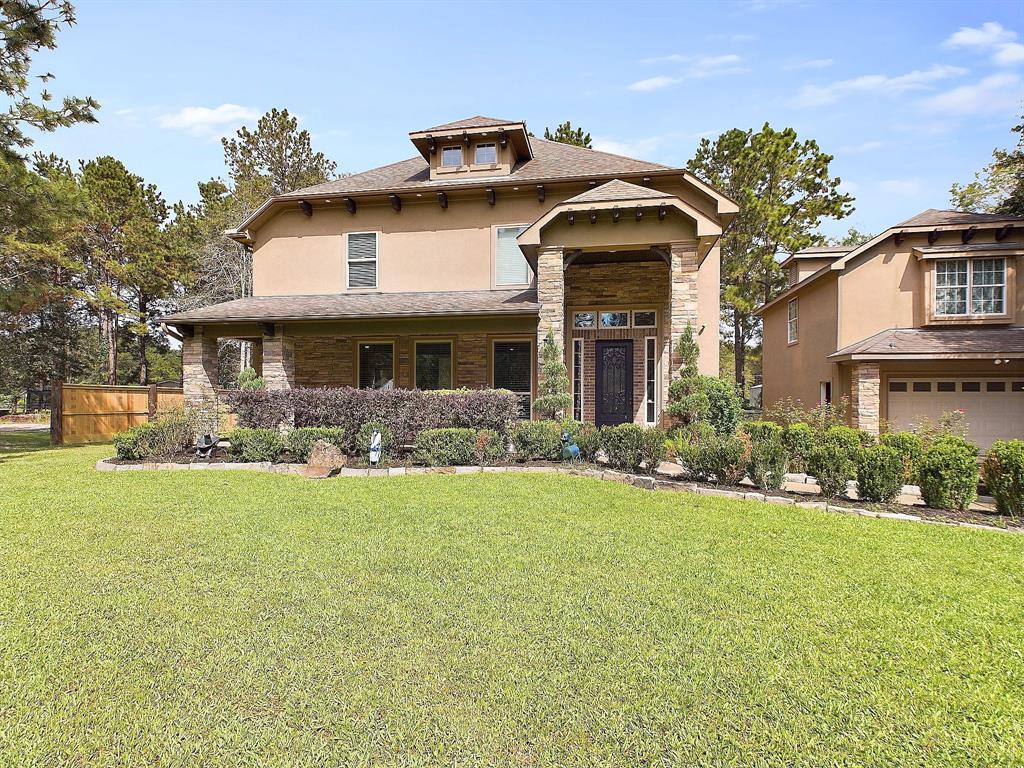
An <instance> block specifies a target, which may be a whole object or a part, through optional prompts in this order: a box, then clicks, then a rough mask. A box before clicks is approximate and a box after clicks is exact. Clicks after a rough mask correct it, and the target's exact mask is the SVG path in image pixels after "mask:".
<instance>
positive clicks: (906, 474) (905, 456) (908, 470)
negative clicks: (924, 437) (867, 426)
mask: <svg viewBox="0 0 1024 768" xmlns="http://www.w3.org/2000/svg"><path fill="white" fill-rule="evenodd" d="M878 444H879V445H884V446H886V447H887V448H892V449H893V450H894V451H896V453H897V454H898V455H899V457H900V463H901V465H902V466H903V484H904V485H908V484H912V483H916V482H917V463H918V462H919V461H920V460H921V451H922V450H923V445H922V444H921V438H920V437H918V436H917V435H915V434H914V433H913V432H884V433H882V434H881V435H879V437H878Z"/></svg>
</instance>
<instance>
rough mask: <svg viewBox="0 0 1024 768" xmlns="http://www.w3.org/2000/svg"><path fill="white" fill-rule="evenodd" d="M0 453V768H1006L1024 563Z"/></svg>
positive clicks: (958, 539) (501, 482)
mask: <svg viewBox="0 0 1024 768" xmlns="http://www.w3.org/2000/svg"><path fill="white" fill-rule="evenodd" d="M44 439H45V438H44V437H39V436H29V435H15V436H12V435H10V434H6V433H0V446H3V447H0V450H6V451H7V453H6V454H0V494H2V496H0V765H3V766H7V765H12V766H14V765H47V766H49V765H67V764H70V765H87V766H93V765H132V766H134V765H160V766H179V765H204V766H205V765H224V766H229V765H230V766H235V765H246V766H257V765H259V766H263V765H274V766H289V768H290V767H291V766H306V765H309V766H313V765H316V766H328V765H330V766H335V765H353V766H362V765H365V766H371V765H372V766H398V765H400V766H420V765H444V766H491V765H509V766H533V765H538V766H604V765H615V766H619V765H621V766H668V765H681V766H682V765H698V764H700V765H850V766H853V765H857V766H866V765H867V766H891V765H914V766H918V765H935V766H949V765H954V766H956V765H962V766H978V765H1006V766H1010V765H1018V766H1019V765H1021V764H1022V762H1024V569H1022V563H1024V536H1018V535H1009V534H998V533H989V532H982V531H971V530H966V529H953V528H946V527H941V526H933V525H923V524H910V523H900V522H894V521H886V520H871V519H865V518H859V517H849V516H844V515H837V514H831V513H824V512H818V511H811V510H802V509H796V508H785V507H778V506H769V505H760V504H749V503H739V502H732V501H726V500H722V499H716V498H710V497H696V496H690V495H683V494H670V493H664V494H662V493H658V494H654V493H650V492H645V491H641V490H638V489H635V488H631V487H626V486H621V485H617V484H609V483H600V482H598V481H593V480H587V479H579V478H566V477H554V476H545V475H519V476H511V475H510V476H497V475H487V476H457V477H456V476H441V477H438V476H434V477H410V478H392V479H388V478H379V479H378V478H373V479H365V478H363V479H338V480H327V481H311V480H305V479H302V478H297V477H287V476H273V475H266V474H250V473H226V472H216V473H214V472H175V473H97V472H95V471H94V470H93V468H92V465H93V462H95V460H96V459H97V458H100V457H102V456H105V455H109V453H110V448H109V447H106V448H104V447H93V448H77V449H64V450H57V451H53V450H42V448H43V441H44Z"/></svg>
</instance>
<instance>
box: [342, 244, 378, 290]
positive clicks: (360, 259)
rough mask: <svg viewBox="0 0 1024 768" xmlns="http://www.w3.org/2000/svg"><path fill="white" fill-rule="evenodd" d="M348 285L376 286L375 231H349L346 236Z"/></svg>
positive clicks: (356, 286) (351, 286)
mask: <svg viewBox="0 0 1024 768" xmlns="http://www.w3.org/2000/svg"><path fill="white" fill-rule="evenodd" d="M347 243H348V247H347V251H348V254H347V256H348V287H349V288H376V287H377V233H376V232H350V233H349V234H348V238H347Z"/></svg>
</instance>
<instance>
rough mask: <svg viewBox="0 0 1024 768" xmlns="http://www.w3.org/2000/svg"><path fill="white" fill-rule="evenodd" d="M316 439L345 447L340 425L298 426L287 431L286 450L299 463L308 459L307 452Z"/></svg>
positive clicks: (343, 431) (308, 452)
mask: <svg viewBox="0 0 1024 768" xmlns="http://www.w3.org/2000/svg"><path fill="white" fill-rule="evenodd" d="M318 440H325V441H326V442H328V443H331V444H332V445H336V446H338V447H339V448H341V449H342V450H344V449H345V447H346V443H345V430H344V429H342V428H341V427H300V428H299V429H293V430H292V431H291V432H289V433H288V450H289V451H291V452H292V454H293V455H294V456H295V460H296V461H298V462H300V463H303V464H304V463H306V462H307V461H309V454H310V453H311V452H312V450H313V445H314V443H316V442H317V441H318Z"/></svg>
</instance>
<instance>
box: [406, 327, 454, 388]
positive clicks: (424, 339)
mask: <svg viewBox="0 0 1024 768" xmlns="http://www.w3.org/2000/svg"><path fill="white" fill-rule="evenodd" d="M420 344H447V345H448V349H449V350H450V351H451V361H452V373H451V377H452V381H451V385H450V386H449V387H448V389H457V388H458V387H457V386H456V383H455V382H456V381H457V379H456V378H455V373H456V369H455V339H454V338H452V337H451V336H445V337H438V338H435V337H432V336H417V337H415V338H414V339H413V340H412V355H411V359H410V361H409V368H410V369H411V370H410V373H411V380H410V384H412V388H413V389H419V386H418V385H417V383H416V348H417V347H418V346H419V345H420ZM423 391H424V392H436V391H437V390H433V389H424V390H423Z"/></svg>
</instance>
